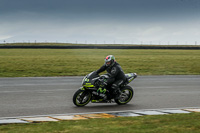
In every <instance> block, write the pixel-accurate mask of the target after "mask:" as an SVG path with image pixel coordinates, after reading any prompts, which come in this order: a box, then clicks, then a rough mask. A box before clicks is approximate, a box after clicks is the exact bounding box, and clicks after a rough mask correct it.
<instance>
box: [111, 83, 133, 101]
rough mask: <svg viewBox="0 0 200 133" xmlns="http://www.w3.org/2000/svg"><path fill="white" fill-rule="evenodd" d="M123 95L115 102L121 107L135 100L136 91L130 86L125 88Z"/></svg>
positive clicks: (122, 90)
mask: <svg viewBox="0 0 200 133" xmlns="http://www.w3.org/2000/svg"><path fill="white" fill-rule="evenodd" d="M121 92H122V94H121V95H120V97H119V99H115V102H116V103H117V104H119V105H124V104H127V103H128V102H130V100H131V99H132V98H133V95H134V91H133V89H132V88H131V87H130V86H124V87H123V88H122V89H121Z"/></svg>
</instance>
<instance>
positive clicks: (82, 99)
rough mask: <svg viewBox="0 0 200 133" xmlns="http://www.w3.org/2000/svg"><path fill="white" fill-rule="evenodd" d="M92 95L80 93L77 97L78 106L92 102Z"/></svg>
mask: <svg viewBox="0 0 200 133" xmlns="http://www.w3.org/2000/svg"><path fill="white" fill-rule="evenodd" d="M90 98H91V95H90V93H84V92H80V93H79V94H78V95H77V97H76V104H77V105H81V106H83V105H86V104H87V103H88V102H89V101H90Z"/></svg>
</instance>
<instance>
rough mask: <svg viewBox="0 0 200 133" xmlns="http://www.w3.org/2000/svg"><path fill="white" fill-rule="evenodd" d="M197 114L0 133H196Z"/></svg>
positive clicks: (14, 127)
mask: <svg viewBox="0 0 200 133" xmlns="http://www.w3.org/2000/svg"><path fill="white" fill-rule="evenodd" d="M199 119H200V113H191V114H173V115H161V116H139V117H127V118H125V117H121V118H105V119H89V120H79V121H60V122H46V123H35V124H10V125H1V126H0V131H1V133H27V132H29V133H72V132H73V133H102V132H105V133H123V132H124V133H199V132H200V121H199Z"/></svg>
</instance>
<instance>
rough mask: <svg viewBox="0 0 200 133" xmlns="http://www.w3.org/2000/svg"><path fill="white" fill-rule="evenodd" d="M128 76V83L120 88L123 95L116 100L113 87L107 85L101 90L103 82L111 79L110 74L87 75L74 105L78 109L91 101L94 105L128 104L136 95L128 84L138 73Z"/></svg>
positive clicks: (74, 100)
mask: <svg viewBox="0 0 200 133" xmlns="http://www.w3.org/2000/svg"><path fill="white" fill-rule="evenodd" d="M125 75H126V82H125V83H123V84H122V85H121V86H120V90H121V92H122V93H121V95H120V96H119V98H118V99H115V94H114V93H113V90H112V89H110V88H111V85H107V86H106V88H104V89H103V90H99V88H100V85H101V83H102V81H105V80H106V79H108V78H109V74H104V75H98V74H97V73H96V72H95V71H93V72H91V73H90V74H88V75H86V76H85V77H84V78H83V81H82V87H81V88H80V89H79V90H77V91H76V92H75V94H74V96H73V103H74V104H75V105H76V106H78V107H83V106H85V105H87V104H88V103H89V102H90V101H91V102H92V103H113V102H115V103H117V104H119V105H124V104H127V103H128V102H129V101H130V100H131V99H132V98H133V95H134V91H133V89H132V87H131V86H129V85H128V84H129V83H130V82H131V81H133V80H134V79H135V78H136V77H137V74H136V73H128V74H125Z"/></svg>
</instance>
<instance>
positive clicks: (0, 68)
mask: <svg viewBox="0 0 200 133" xmlns="http://www.w3.org/2000/svg"><path fill="white" fill-rule="evenodd" d="M109 54H113V55H114V56H115V57H116V60H117V62H118V63H120V65H121V66H122V68H123V70H124V72H125V73H129V72H137V73H138V74H139V75H199V74H200V67H199V66H200V51H199V50H134V49H124V50H120V49H113V50H111V49H0V77H35V76H72V75H73V76H74V75H86V74H88V73H89V72H91V71H93V70H97V69H98V68H99V67H100V66H101V65H103V63H104V58H105V57H106V56H107V55H109Z"/></svg>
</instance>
